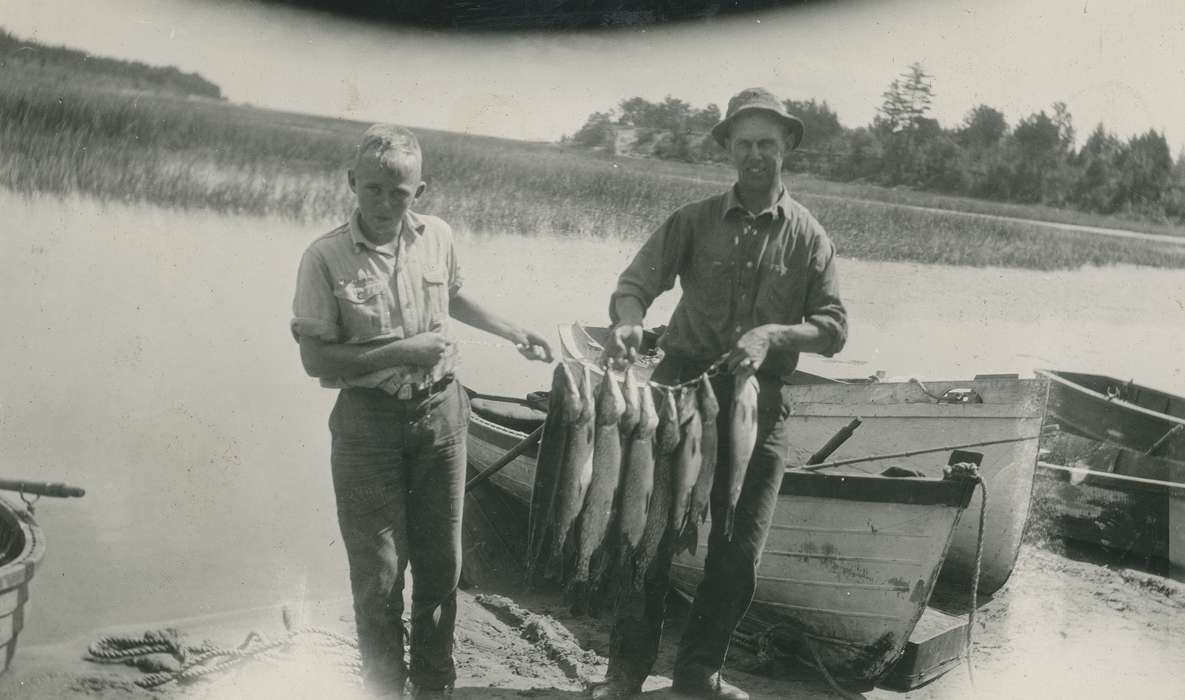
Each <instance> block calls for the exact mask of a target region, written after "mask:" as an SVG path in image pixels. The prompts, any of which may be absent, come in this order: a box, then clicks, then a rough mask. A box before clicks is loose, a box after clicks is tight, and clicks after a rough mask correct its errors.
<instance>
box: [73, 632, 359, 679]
mask: <svg viewBox="0 0 1185 700" xmlns="http://www.w3.org/2000/svg"><path fill="white" fill-rule="evenodd" d="M284 622H285V626H286V627H288V616H287V615H285V616H284ZM301 637H311V639H310V640H309V641H310V642H311V643H313V644H316V645H318V646H323V647H330V648H340V647H348V648H350V649H354V650H356V649H357V648H358V643H357V642H356V641H355V640H353V639H351V638H349V637H347V636H345V635H342V634H338V633H337V632H332V631H330V630H327V629H323V628H320V627H301V628H296V629H293V628H291V627H288V630H287V634H285V635H284V636H283V637H281V638H279V639H275V640H270V641H269V640H268V639H266V638H265V637H264V636H263V635H261V634H259V633H258V632H250V633H248V634H247V637H246V638H245V639H244V640H243V642H242V643H241V644H239V645H238V646H237V647H219V646H216V645H214V644H212V643H210V642H203V643H201V644H199V645H195V646H189V645H184V644H182V643H181V641H180V633H179V632H178V631H177V630H173V629H166V630H161V631H157V632H151V631H150V632H146V633H144V634H143V635H140V636H138V637H119V636H112V637H104V638H103V639H100V640H99V641H97V642H95V643H94V644H92V645H91V646H90V648H89V649H88V650H87V651H88V653H89V654H90V660H92V661H96V662H99V663H134V662H135V661H136V660H138V659H141V658H143V657H145V656H148V655H150V654H169V655H171V656H172V657H173V658H174V659H175V660H176V661H177V662H178V664H179V667H178V668H176V669H173V670H166V671H159V672H156V673H150V674H148V675H146V676H144V677H143V678H140V679H137V680H136V685H138V686H140V687H141V688H145V689H151V688H158V687H160V686H162V685H165V684H168V683H172V682H177V683H189V682H192V681H195V680H197V679H199V678H202V677H203V676H207V675H209V674H212V673H217V672H219V671H224V670H227V669H229V668H231V667H233V666H237V665H239V664H241V663H242V662H244V661H248V660H251V659H257V658H258V659H262V658H267V657H270V656H275V655H276V654H277V653H278V652H280V651H282V650H285V649H287V648H288V647H289V646H290V645H291V644H292V643H293V642H294V641H296V640H297V639H298V638H301ZM348 665H351V666H352V665H355V664H353V663H351V664H348Z"/></svg>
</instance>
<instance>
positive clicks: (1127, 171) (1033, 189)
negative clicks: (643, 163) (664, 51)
mask: <svg viewBox="0 0 1185 700" xmlns="http://www.w3.org/2000/svg"><path fill="white" fill-rule="evenodd" d="M933 99H934V81H933V77H932V76H931V75H930V74H929V73H927V72H926V70H925V68H924V67H923V66H922V65H921V64H919V63H915V64H913V65H911V66H910V67H909V69H908V70H906V71H905V72H904V73H902V74H901V75H899V76H897V77H896V78H894V79H893V81H892V82H890V83H889V85H888V87H887V88H886V89H885V91H884V93H883V94H882V96H881V104H880V106H879V108H878V109H877V113H876V116H875V117H874V119H873V121H872V123H871V124H868V125H867V126H861V127H856V128H849V127H846V126H844V125H843V124H842V123H840V120H839V115H838V114H836V112H835V111H834V110H833V109H831V107H830V106H829V105H828V104H827V102H826V101H822V102H817V101H815V100H814V99H808V100H793V99H788V100H785V105H786V109H787V110H788V111H789V112H790V113H791V114H794V115H795V116H797V117H798V118H800V119H801V120H802V121H803V123H804V124H805V125H806V139H805V141H804V143H803V146H802V147H801V148H799V149H798V151H796V152H795V155H794V156H792V157H791V158H789V159H787V168H788V169H790V170H791V171H792V172H805V173H811V174H814V175H818V176H820V177H823V178H827V179H830V180H838V181H843V182H871V183H875V184H880V185H885V186H890V187H892V186H906V187H912V188H917V189H923V190H928V191H934V192H941V193H945V194H954V195H963V196H970V197H978V198H983V199H992V200H999V201H1010V202H1020V203H1035V204H1046V205H1050V206H1055V207H1073V208H1076V209H1080V210H1083V211H1089V212H1094V213H1098V214H1124V215H1128V216H1136V217H1140V218H1146V219H1154V220H1175V221H1179V222H1183V223H1185V150H1183V151H1182V152H1181V153H1179V154H1178V155H1177V158H1176V160H1175V161H1174V159H1173V157H1172V154H1171V152H1170V149H1169V145H1168V141H1167V140H1166V139H1165V135H1164V133H1163V132H1159V131H1156V130H1155V129H1149V130H1148V131H1147V132H1144V133H1142V134H1136V135H1134V136H1132V137H1130V138H1128V139H1126V140H1125V139H1121V138H1119V137H1118V136H1116V135H1115V134H1114V133H1112V132H1110V131H1108V130H1107V129H1106V127H1105V126H1104V125H1103V124H1101V123H1100V124H1098V125H1097V126H1096V127H1095V128H1094V130H1093V131H1091V133H1090V135H1089V136H1088V137H1087V138H1086V140H1085V141H1084V142H1083V143H1082V145H1081V147H1078V146H1077V145H1076V144H1077V138H1076V132H1075V127H1074V122H1073V118H1072V116H1071V114H1070V111H1069V109H1068V108H1067V107H1066V105H1065V103H1062V102H1055V103H1054V104H1053V105H1051V108H1050V110H1049V111H1048V112H1047V111H1046V110H1041V111H1039V112H1036V113H1033V114H1030V115H1028V116H1025V117H1022V118H1021V119H1019V120H1018V121H1017V122H1016V123H1015V124H1009V122H1008V120H1007V118H1006V117H1005V116H1004V113H1003V112H1001V111H1000V110H998V109H995V108H993V107H991V106H989V105H986V104H980V105H976V106H975V107H973V108H971V109H970V110H968V111H967V113H966V115H965V117H964V118H963V121H962V122H961V123H960V124H958V125H957V126H955V127H953V128H947V127H943V126H942V125H940V124H939V123H938V122H937V120H935V119H933V118H932V117H931V116H930V106H931V103H932V101H933ZM720 114H721V113H720V108H719V107H718V106H716V105H714V104H712V105H708V106H707V107H705V108H703V109H696V108H694V107H692V106H691V105H690V104H688V103H687V102H684V101H683V100H680V99H677V98H674V97H667V98H666V99H665V100H663V101H661V102H650V101H648V100H645V99H643V98H641V97H631V98H629V99H627V100H623V101H622V102H621V103H620V104H619V105H618V106H617V107H616V108H614V109H611V110H609V111H607V112H594V113H593V114H591V115H589V117H588V119H587V120H586V121H585V123H584V126H582V127H581V128H580V129H579V130H578V131H577V132H576V133H575V134H573V135H572V136H570V137H566V138H565V140H566V141H568V142H570V143H574V144H577V145H580V146H584V147H589V148H605V149H611V150H612V149H614V148H615V144H616V143H617V140H618V136H617V135H618V133H619V132H620V131H621V130H622V129H632V130H633V133H634V136H635V137H636V139H637V141H636V145H637V146H641V147H645V149H646V150H648V151H649V152H651V153H653V154H654V155H655V156H657V157H660V158H669V159H675V160H685V161H690V162H705V161H724V160H726V157H727V156H726V154H725V153H724V152H723V151H722V149H720V148H719V147H718V146H716V144H715V143H714V142H713V141H712V139H711V137H710V136H709V135H708V134H707V132H708V130H709V129H711V127H712V126H713V125H714V124H716V122H717V121H719V119H720Z"/></svg>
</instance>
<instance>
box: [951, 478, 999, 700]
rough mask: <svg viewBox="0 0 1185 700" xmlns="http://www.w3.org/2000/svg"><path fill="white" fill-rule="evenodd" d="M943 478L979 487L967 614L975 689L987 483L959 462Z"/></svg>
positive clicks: (971, 677)
mask: <svg viewBox="0 0 1185 700" xmlns="http://www.w3.org/2000/svg"><path fill="white" fill-rule="evenodd" d="M943 478H951V479H970V480H972V481H974V482H975V484H976V486H978V487H979V504H980V506H979V532H978V533H977V534H976V537H975V571H974V573H972V575H971V610H970V611H969V612H968V613H967V678H968V679H969V680H970V681H971V688H972V690H974V688H975V664H974V663H973V662H972V660H971V652H972V646H971V645H972V643H973V641H974V640H973V634H974V632H975V609H976V608H977V607H979V571H980V568H981V567H982V565H983V529H984V525H985V523H986V522H987V499H988V494H987V483H985V482H984V480H983V477H982V476H980V474H979V467H978V466H976V465H975V464H973V463H970V462H959V463H958V464H953V465H951V466H950V467H947V468H946V470H944V472H943Z"/></svg>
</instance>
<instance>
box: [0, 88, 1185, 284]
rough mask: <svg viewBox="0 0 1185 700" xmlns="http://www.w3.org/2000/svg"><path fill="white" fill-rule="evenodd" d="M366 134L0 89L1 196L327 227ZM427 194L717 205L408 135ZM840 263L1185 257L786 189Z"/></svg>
mask: <svg viewBox="0 0 1185 700" xmlns="http://www.w3.org/2000/svg"><path fill="white" fill-rule="evenodd" d="M365 126H366V125H365V124H362V123H358V122H351V121H346V120H340V119H331V118H325V117H315V116H309V115H297V114H288V113H282V112H275V111H270V110H262V109H255V108H250V107H244V106H235V105H231V104H227V103H225V102H221V101H217V100H208V99H183V98H174V97H167V96H161V95H152V94H147V93H136V92H122V93H116V92H104V91H99V90H88V89H86V88H85V87H73V88H67V87H63V86H61V85H57V86H54V87H53V88H52V89H47V88H44V87H41V86H38V85H31V84H27V83H22V82H21V81H20V80H19V79H16V78H14V77H13V76H11V75H10V76H7V77H2V76H0V186H3V187H6V188H8V189H11V190H15V191H18V192H26V193H34V192H49V193H59V194H69V193H82V194H86V195H91V196H95V197H98V198H100V199H105V200H115V201H121V202H144V203H152V204H158V205H163V206H169V207H181V208H194V209H211V210H215V211H219V212H226V213H234V214H250V215H261V216H278V217H283V218H287V219H291V220H295V221H300V222H306V223H308V222H311V223H317V224H323V225H325V226H330V225H333V224H335V223H336V222H339V221H340V220H341V219H342V218H343V217H344V216H345V214H346V213H348V211H349V209H350V206H351V194H350V192H349V189H348V187H347V184H346V177H345V168H346V167H347V166H348V164H349V162H350V160H351V158H352V157H353V147H354V144H355V142H356V139H357V138H358V135H359V134H360V133H361V132H362V130H363V129H364V128H365ZM416 131H417V134H418V135H419V136H420V138H421V142H422V145H423V148H424V152H425V179H426V180H428V182H429V189H428V192H427V194H426V195H425V200H424V201H423V202H422V203H421V204H420V205H419V208H420V209H421V210H423V211H427V212H432V213H436V214H439V215H441V216H443V217H445V218H446V219H447V220H448V221H449V222H450V223H451V224H452V225H453V226H454V228H457V229H458V230H461V231H464V232H467V233H474V234H482V233H518V234H522V235H525V236H538V235H559V236H588V237H608V238H627V239H637V238H641V237H643V236H645V235H646V234H647V233H649V231H650V230H652V229H653V228H654V227H655V226H657V225H658V224H659V223H661V222H662V220H663V219H664V218H665V217H666V216H668V215H669V214H670V213H671V212H672V211H674V210H675V209H676V208H677V207H679V206H680V205H682V204H685V203H687V202H691V201H694V200H696V199H699V198H703V197H706V196H709V195H711V194H714V193H717V192H719V191H720V190H721V189H722V187H724V186H726V185H727V182H728V179H727V177H726V175H727V173H726V172H724V171H720V170H719V169H709V168H705V167H703V166H700V167H693V166H689V167H687V168H683V169H680V166H679V164H675V163H662V162H631V163H628V164H624V165H623V164H622V163H620V162H615V161H613V160H612V159H606V158H596V157H590V156H588V155H587V154H585V153H582V152H577V151H570V150H566V149H563V148H561V147H558V146H555V145H551V144H543V143H527V142H519V141H511V140H506V139H497V138H491V137H482V136H472V135H466V134H455V133H447V132H439V131H432V130H424V129H417V130H416ZM795 191H796V192H797V193H798V194H797V196H798V198H799V199H801V200H802V201H803V203H804V204H806V205H807V206H808V207H809V208H810V209H811V211H812V212H813V213H814V214H815V216H816V217H817V218H818V219H819V221H820V222H821V223H822V224H823V225H824V226H825V227H826V228H827V230H828V232H829V233H830V234H831V236H832V238H833V239H834V240H835V242H836V244H837V246H838V247H839V249H840V252H841V254H842V255H846V256H850V257H859V258H865V259H870V260H903V261H915V262H923V263H946V264H955V265H975V266H986V265H995V266H1009V267H1024V268H1034V269H1058V268H1076V267H1080V266H1082V265H1092V264H1093V265H1105V264H1110V263H1132V264H1139V265H1152V266H1160V267H1185V247H1182V246H1176V247H1174V246H1169V245H1164V244H1161V245H1157V244H1150V243H1145V242H1140V241H1131V240H1120V239H1108V238H1104V237H1099V236H1089V235H1085V236H1084V235H1077V234H1072V233H1066V232H1061V231H1057V230H1053V229H1049V228H1046V227H1042V226H1040V225H1035V224H1031V223H1025V222H1013V221H997V220H986V219H984V220H980V219H968V218H967V217H963V216H958V215H948V214H944V213H942V212H932V211H918V210H913V209H907V208H903V207H886V206H884V205H883V204H879V203H872V202H866V201H860V200H857V199H837V198H836V197H835V196H834V195H833V194H832V192H827V193H818V194H825V196H817V195H816V194H813V193H812V192H811V188H809V187H808V188H798V189H796V190H795Z"/></svg>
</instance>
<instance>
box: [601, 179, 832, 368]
mask: <svg viewBox="0 0 1185 700" xmlns="http://www.w3.org/2000/svg"><path fill="white" fill-rule="evenodd" d="M676 278H678V279H679V282H680V285H681V287H682V290H683V296H682V298H681V299H680V300H679V303H678V305H677V306H676V307H675V312H674V314H673V315H672V317H671V321H670V324H669V325H668V326H667V329H666V332H665V333H664V334H663V335H662V337H661V338H660V340H659V347H661V348H662V349H663V350H664V351H665V352H666V353H667V354H668V355H673V356H675V357H678V358H680V359H682V360H684V361H687V362H691V363H703V364H704V365H705V366H706V365H707V364H710V363H711V362H713V361H714V360H716V359H717V358H719V357H720V356H721V355H723V354H725V353H726V352H729V351H730V350H732V349H733V347H735V344H736V341H737V339H738V338H740V337H741V336H742V335H743V334H744V333H745V332H746V331H748V330H749V329H751V328H754V327H756V326H761V325H765V324H771V323H772V324H781V325H794V324H798V323H802V322H804V321H805V322H807V323H811V324H813V325H815V326H817V327H818V328H819V330H820V331H822V332H823V334H824V335H825V336H827V337H828V338H829V339H830V342H829V344H828V346H827V348H826V349H825V350H824V351H823V352H822V354H823V355H827V356H831V355H834V354H835V353H837V352H839V351H840V350H841V349H842V348H843V346H844V342H845V341H846V340H847V332H848V331H847V328H848V327H847V311H846V310H845V309H844V305H843V302H842V301H841V300H840V298H839V282H838V279H837V276H836V266H835V247H834V246H833V245H832V243H831V239H830V238H828V237H827V234H826V232H825V231H824V230H823V227H822V226H821V225H820V224H819V222H818V221H816V220H815V218H814V217H813V216H811V214H810V212H809V211H807V209H806V207H804V206H802V205H801V204H799V203H798V202H796V201H794V200H793V199H791V198H790V195H789V194H788V193H787V192H786V191H785V190H783V191H782V194H781V196H780V197H779V198H778V200H777V201H776V202H774V204H773V205H772V206H771V207H770V208H769V209H766V210H765V211H762V212H760V213H758V214H752V213H750V212H748V211H747V210H746V209H745V208H744V206H742V205H741V203H740V200H739V199H738V197H737V195H736V192H735V190H732V189H730V190H729V191H728V192H725V193H724V194H721V195H717V196H715V197H711V198H709V199H705V200H703V201H700V202H695V203H693V204H689V205H687V206H684V207H682V208H681V209H679V210H678V211H676V212H675V213H674V214H673V215H672V216H671V217H670V218H669V219H667V220H666V222H665V223H663V225H662V226H660V227H659V228H658V229H657V230H656V231H655V232H654V233H653V234H652V235H651V236H650V238H649V240H647V241H646V243H645V244H644V245H643V246H642V248H641V250H639V251H638V253H637V255H636V256H634V259H633V262H631V263H630V265H629V266H628V267H627V268H626V269H625V271H624V272H622V274H621V276H620V278H619V279H618V282H617V288H616V290H615V291H614V292H613V297H612V299H611V301H610V304H609V315H610V318H611V320H612V321H613V322H614V323H616V322H617V321H618V318H617V313H616V308H615V307H616V301H617V299H618V298H619V297H625V296H629V297H634V298H636V299H637V300H638V301H639V302H640V303H641V305H642V308H643V309H648V308H649V307H650V304H651V303H652V302H653V301H654V299H655V298H656V297H658V296H659V295H660V294H662V293H663V292H665V291H667V290H669V289H671V288H672V287H674V284H675V279H676ZM797 365H798V353H797V352H785V351H781V352H780V351H772V350H771V351H770V353H769V355H768V356H767V357H766V360H765V362H764V363H763V364H762V366H761V368H760V369H759V371H761V372H763V373H767V374H770V375H774V376H779V377H781V378H782V379H783V380H785V381H788V380H789V378H790V375H791V374H793V372H794V369H795V367H796V366H797Z"/></svg>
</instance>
